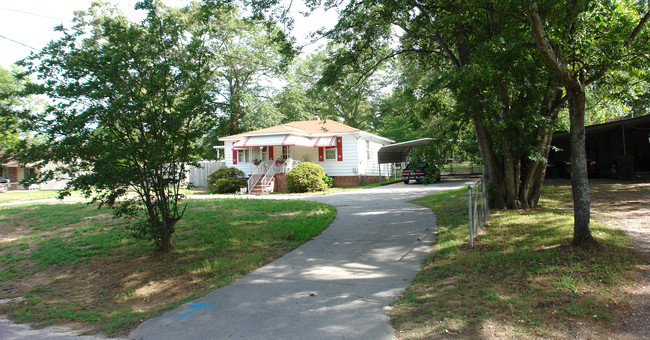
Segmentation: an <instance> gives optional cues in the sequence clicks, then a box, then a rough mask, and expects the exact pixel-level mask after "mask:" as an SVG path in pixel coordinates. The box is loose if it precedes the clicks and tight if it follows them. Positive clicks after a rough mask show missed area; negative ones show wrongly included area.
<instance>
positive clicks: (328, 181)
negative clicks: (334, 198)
mask: <svg viewBox="0 0 650 340" xmlns="http://www.w3.org/2000/svg"><path fill="white" fill-rule="evenodd" d="M323 183H325V185H326V186H327V187H328V188H333V187H334V178H332V177H330V176H327V175H325V176H323Z"/></svg>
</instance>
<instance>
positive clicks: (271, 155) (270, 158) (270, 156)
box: [269, 146, 273, 161]
mask: <svg viewBox="0 0 650 340" xmlns="http://www.w3.org/2000/svg"><path fill="white" fill-rule="evenodd" d="M269 160H270V161H272V160H273V147H272V146H269Z"/></svg>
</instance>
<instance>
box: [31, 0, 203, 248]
mask: <svg viewBox="0 0 650 340" xmlns="http://www.w3.org/2000/svg"><path fill="white" fill-rule="evenodd" d="M196 6H198V5H195V7H192V6H190V7H187V8H184V9H168V8H165V7H163V6H162V5H161V4H160V3H159V2H153V1H144V2H140V3H139V4H138V5H137V6H136V7H137V8H138V9H140V10H144V11H146V13H147V15H146V18H145V19H144V20H143V21H142V22H141V23H132V22H129V21H128V20H127V19H126V18H125V17H124V16H122V15H120V14H116V11H115V10H114V9H113V8H111V7H102V5H101V4H93V5H92V6H91V7H90V9H89V10H88V12H77V13H76V14H75V19H74V22H75V25H74V27H72V28H71V29H69V30H68V29H64V28H63V27H59V28H58V30H59V31H60V32H61V33H62V35H63V37H62V38H61V39H59V40H56V41H52V42H51V43H50V44H49V45H47V46H46V47H45V48H43V50H42V51H41V52H39V53H37V54H35V55H33V56H31V57H29V58H28V59H26V60H24V61H22V65H23V66H24V67H25V68H26V69H27V72H26V73H27V74H28V75H31V76H36V77H37V79H38V81H37V82H36V84H34V85H32V86H29V87H28V90H29V93H33V94H43V95H46V96H48V97H49V98H50V99H51V106H50V108H49V109H48V110H47V112H46V113H45V114H42V115H34V117H33V128H34V130H35V131H36V132H38V133H39V134H42V135H43V136H46V137H47V143H46V144H45V145H43V146H39V147H30V148H28V147H27V145H22V147H23V148H24V149H23V150H20V151H21V155H22V157H23V158H24V160H25V161H42V162H41V163H40V164H44V163H46V162H48V161H49V162H52V163H53V164H58V168H57V169H55V170H49V171H44V172H43V173H42V176H41V178H40V179H41V180H45V179H49V178H54V177H55V176H58V175H61V174H69V175H75V177H74V178H73V179H72V180H71V181H70V182H69V183H68V189H79V190H82V191H83V192H84V193H85V195H86V196H94V197H93V202H95V203H98V204H99V206H103V205H108V206H111V207H113V208H114V213H115V215H116V216H127V217H131V218H134V219H135V222H134V223H132V224H130V225H129V228H130V229H131V230H132V231H133V233H134V235H135V236H136V237H142V238H146V239H151V240H153V241H154V243H155V245H156V247H157V248H158V249H160V250H165V251H168V250H170V249H172V248H173V243H172V241H171V238H172V235H173V234H174V232H175V229H174V225H175V224H176V222H177V221H178V220H180V219H181V218H182V217H183V213H184V211H185V208H184V206H183V205H182V203H181V200H182V198H183V195H181V194H180V193H179V190H180V186H181V183H182V180H183V179H184V174H185V169H186V166H187V165H188V164H191V163H192V161H193V160H194V159H195V156H196V155H197V153H198V149H197V148H196V142H197V141H198V140H199V138H200V137H201V136H202V135H203V133H204V132H205V131H207V130H208V129H209V128H210V127H211V126H212V124H213V119H212V115H211V113H212V112H213V106H212V99H211V98H210V93H211V92H213V90H211V83H210V79H211V70H210V67H209V63H208V61H209V60H210V58H212V56H213V52H212V51H211V50H210V49H209V48H208V46H206V45H205V43H204V41H203V38H204V35H205V33H206V32H205V28H204V25H200V23H201V22H203V21H205V20H206V17H209V12H210V11H211V10H212V8H211V7H210V6H209V5H208V4H204V5H202V6H198V7H196ZM189 23H195V24H196V26H192V25H190V24H189ZM30 157H32V159H29V158H30ZM129 192H134V193H135V197H133V196H132V197H130V198H125V199H120V200H118V199H119V198H120V197H124V196H125V195H127V193H129ZM63 195H65V192H64V193H63Z"/></svg>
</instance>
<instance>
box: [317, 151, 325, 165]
mask: <svg viewBox="0 0 650 340" xmlns="http://www.w3.org/2000/svg"><path fill="white" fill-rule="evenodd" d="M324 160H325V148H322V147H321V148H318V161H319V162H322V161H324Z"/></svg>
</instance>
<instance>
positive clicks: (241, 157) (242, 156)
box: [237, 150, 248, 163]
mask: <svg viewBox="0 0 650 340" xmlns="http://www.w3.org/2000/svg"><path fill="white" fill-rule="evenodd" d="M237 161H238V162H243V163H248V150H237Z"/></svg>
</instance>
